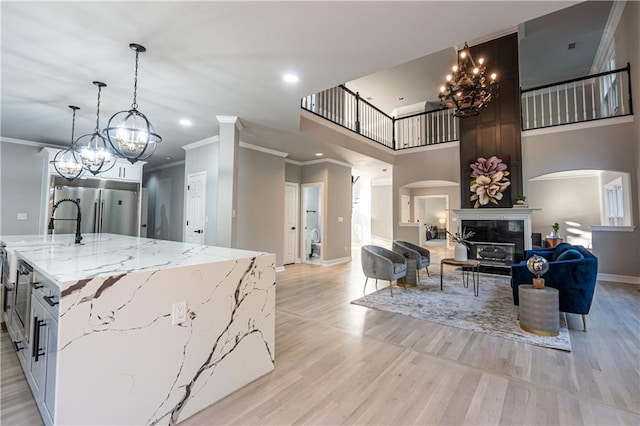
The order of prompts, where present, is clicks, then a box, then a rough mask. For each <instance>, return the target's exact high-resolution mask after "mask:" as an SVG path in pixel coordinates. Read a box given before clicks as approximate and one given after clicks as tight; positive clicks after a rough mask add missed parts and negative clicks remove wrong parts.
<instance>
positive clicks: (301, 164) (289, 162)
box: [284, 158, 304, 166]
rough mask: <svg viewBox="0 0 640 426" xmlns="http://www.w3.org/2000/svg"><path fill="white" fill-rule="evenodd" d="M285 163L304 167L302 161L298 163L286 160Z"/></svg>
mask: <svg viewBox="0 0 640 426" xmlns="http://www.w3.org/2000/svg"><path fill="white" fill-rule="evenodd" d="M284 162H285V163H287V164H295V165H296V166H304V164H303V163H302V161H296V160H290V159H288V158H286V159H285V160H284Z"/></svg>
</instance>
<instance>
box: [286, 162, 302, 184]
mask: <svg viewBox="0 0 640 426" xmlns="http://www.w3.org/2000/svg"><path fill="white" fill-rule="evenodd" d="M284 180H285V181H286V182H292V183H300V182H302V167H301V166H299V165H297V164H291V163H285V165H284Z"/></svg>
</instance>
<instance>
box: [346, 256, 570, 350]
mask: <svg viewBox="0 0 640 426" xmlns="http://www.w3.org/2000/svg"><path fill="white" fill-rule="evenodd" d="M434 269H435V268H434ZM370 282H371V280H370ZM420 283H421V284H420V285H419V286H418V287H413V288H411V287H407V289H403V288H402V286H400V287H395V286H394V289H393V297H391V295H390V294H389V289H388V288H383V289H381V290H378V291H376V292H375V293H371V294H367V295H366V296H364V297H361V298H359V299H356V300H353V301H352V302H351V303H353V304H355V305H361V306H366V307H368V308H373V309H378V310H381V311H388V312H394V313H398V314H402V315H408V316H411V317H414V318H419V319H422V320H425V321H431V322H435V323H438V324H443V325H448V326H452V327H458V328H462V329H465V330H470V331H477V332H479V333H485V334H489V335H491V336H497V337H501V338H504V339H511V340H516V341H518V342H523V343H527V344H530V345H537V346H543V347H547V348H553V349H559V350H563V351H568V352H571V340H570V337H569V330H568V329H567V320H566V317H565V315H564V313H561V314H560V334H559V335H558V336H556V337H546V336H537V335H535V334H531V333H527V332H526V331H524V330H522V329H521V328H520V326H519V324H518V310H517V307H516V306H515V305H514V304H513V296H512V292H511V286H510V284H509V277H508V276H502V275H493V274H486V273H481V274H480V293H479V295H478V297H474V295H473V288H472V287H473V285H472V284H471V283H470V284H469V287H468V288H464V287H463V285H462V272H461V271H460V270H451V271H446V270H445V273H444V280H443V283H444V284H443V291H440V274H439V273H434V272H431V277H430V278H429V277H427V276H426V274H424V275H421V277H420Z"/></svg>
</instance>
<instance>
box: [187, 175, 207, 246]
mask: <svg viewBox="0 0 640 426" xmlns="http://www.w3.org/2000/svg"><path fill="white" fill-rule="evenodd" d="M206 179H207V173H206V172H199V173H193V174H190V175H188V176H187V217H186V220H187V221H186V227H185V234H184V235H185V237H184V240H185V242H187V243H192V244H204V209H205V203H204V201H205V189H206V188H205V186H206Z"/></svg>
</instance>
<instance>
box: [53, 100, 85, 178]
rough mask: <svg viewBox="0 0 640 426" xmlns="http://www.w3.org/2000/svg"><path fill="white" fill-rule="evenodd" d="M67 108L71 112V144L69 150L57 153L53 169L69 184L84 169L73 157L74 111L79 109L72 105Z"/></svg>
mask: <svg viewBox="0 0 640 426" xmlns="http://www.w3.org/2000/svg"><path fill="white" fill-rule="evenodd" d="M69 108H71V110H72V111H73V120H72V122H71V144H70V146H69V148H67V149H65V150H62V151H58V152H57V153H56V155H55V156H54V157H53V161H51V164H53V168H54V169H55V170H56V172H58V174H59V175H60V176H62V177H63V178H65V179H66V180H68V181H69V182H71V181H72V180H75V179H77V178H78V177H80V175H82V172H83V171H84V168H83V166H82V162H81V161H77V160H76V158H75V156H74V155H73V149H72V148H73V141H74V134H75V127H76V111H77V110H79V109H80V108H79V107H77V106H74V105H69Z"/></svg>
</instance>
